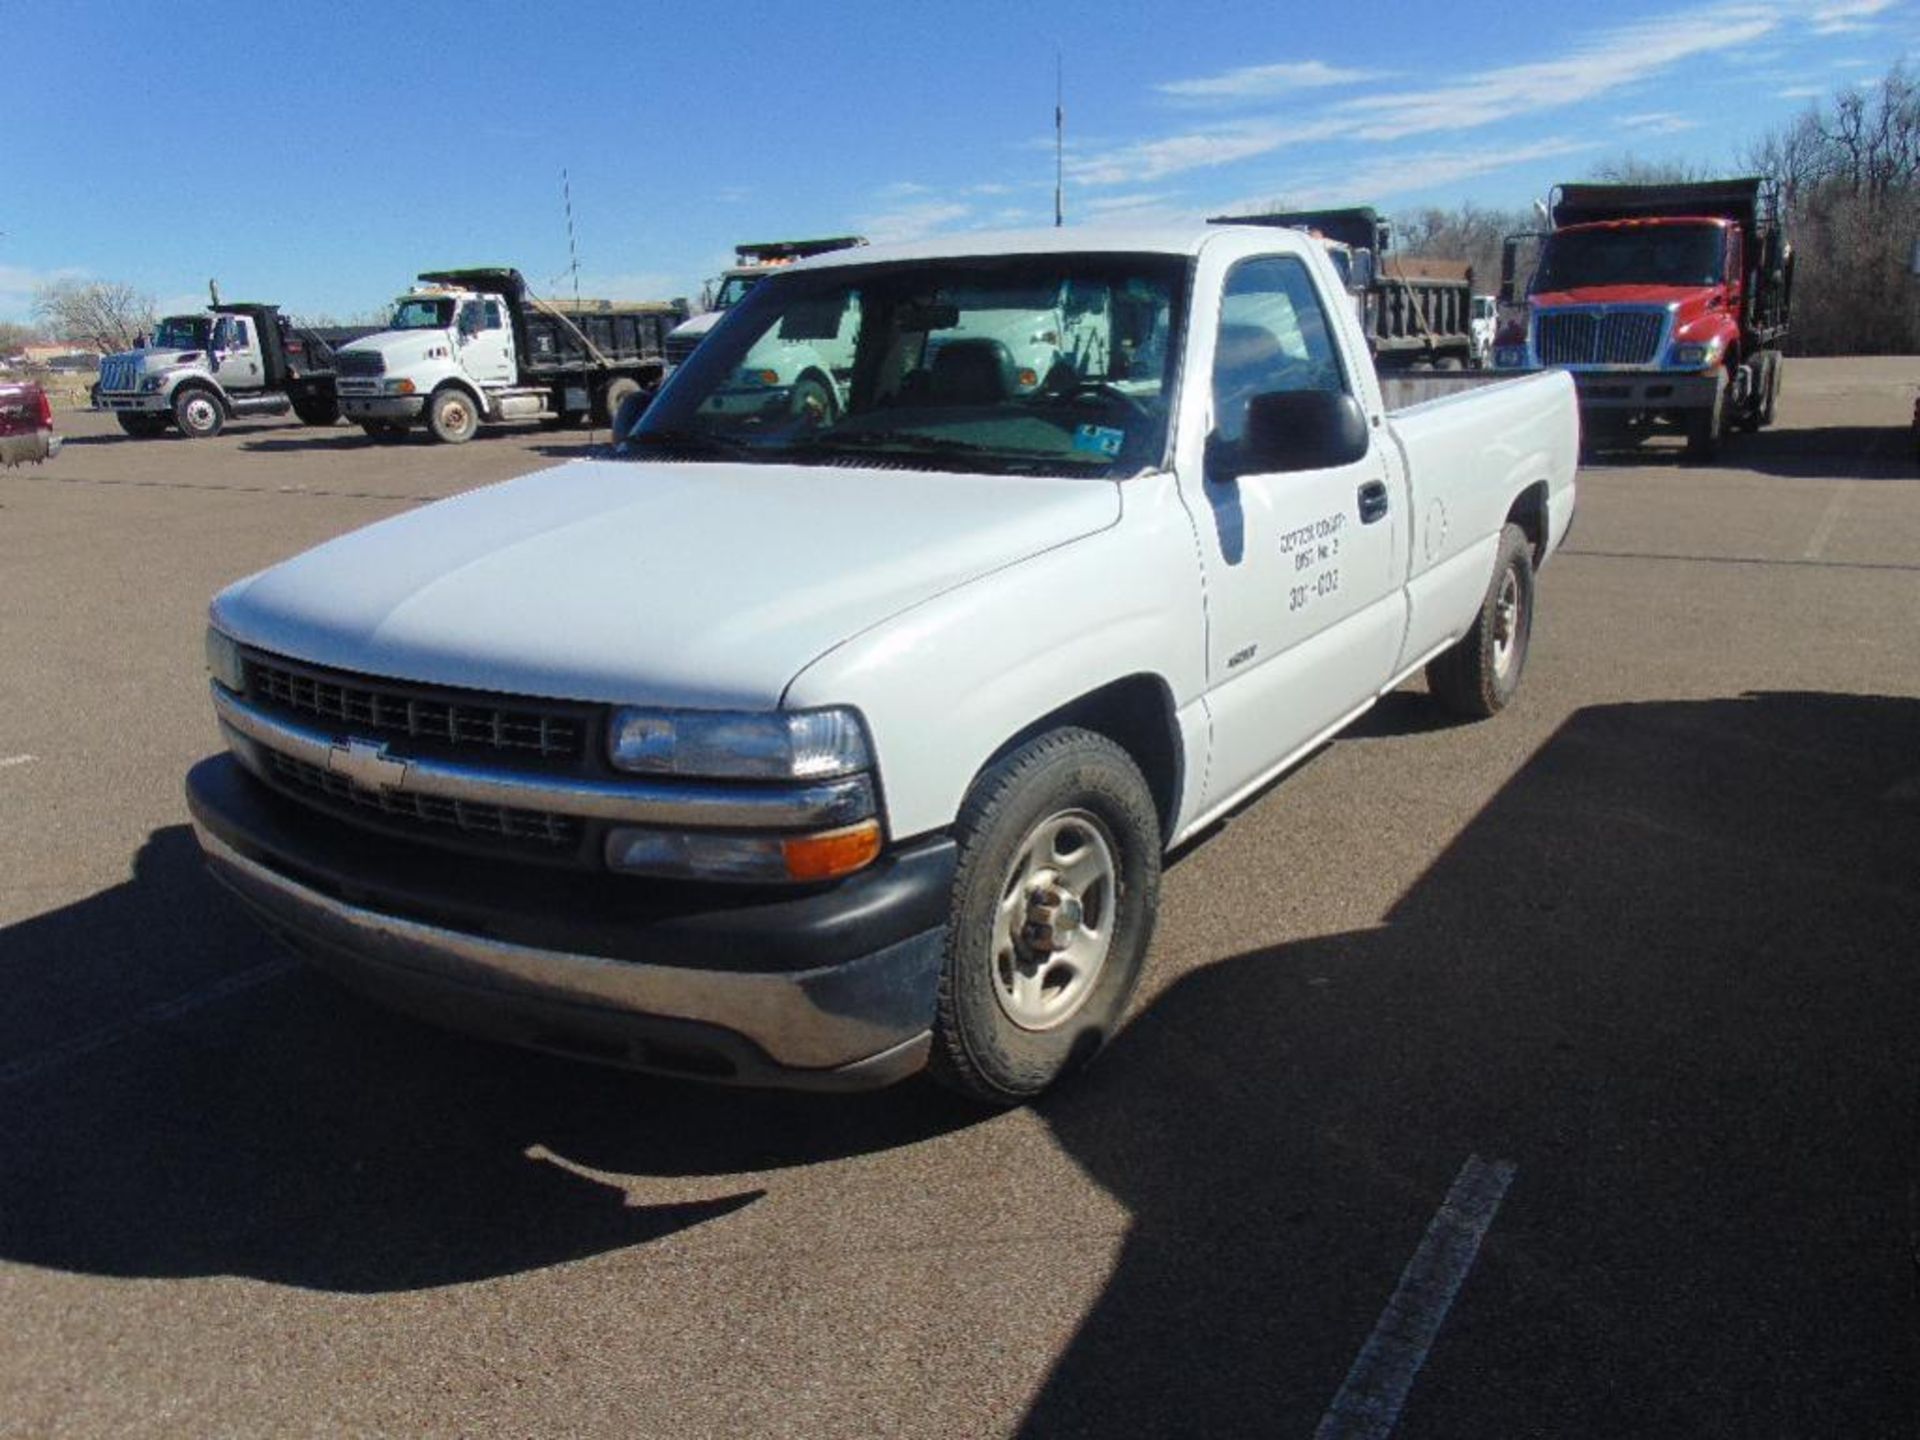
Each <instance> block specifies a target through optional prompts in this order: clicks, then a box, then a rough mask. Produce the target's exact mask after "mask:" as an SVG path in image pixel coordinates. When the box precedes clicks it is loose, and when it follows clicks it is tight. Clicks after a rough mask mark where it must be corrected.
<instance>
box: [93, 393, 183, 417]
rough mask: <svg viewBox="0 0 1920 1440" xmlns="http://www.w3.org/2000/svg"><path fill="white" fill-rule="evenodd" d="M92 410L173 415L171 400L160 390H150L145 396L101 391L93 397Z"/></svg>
mask: <svg viewBox="0 0 1920 1440" xmlns="http://www.w3.org/2000/svg"><path fill="white" fill-rule="evenodd" d="M93 408H94V409H96V410H109V411H122V410H133V411H139V412H143V413H145V414H150V415H170V414H172V413H173V400H172V398H171V397H170V396H169V395H167V394H166V392H164V391H161V390H151V391H148V392H147V393H146V394H144V395H142V394H135V393H133V392H131V391H116V392H111V393H109V392H107V391H101V392H99V393H97V394H96V395H95V396H94V399H93Z"/></svg>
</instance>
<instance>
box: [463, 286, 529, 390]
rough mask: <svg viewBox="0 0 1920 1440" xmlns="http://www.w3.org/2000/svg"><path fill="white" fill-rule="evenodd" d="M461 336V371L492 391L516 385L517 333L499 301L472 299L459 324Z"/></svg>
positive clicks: (465, 303) (464, 309)
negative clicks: (515, 354)
mask: <svg viewBox="0 0 1920 1440" xmlns="http://www.w3.org/2000/svg"><path fill="white" fill-rule="evenodd" d="M455 328H456V330H457V332H458V334H459V336H460V368H461V369H462V370H464V371H466V372H467V374H468V375H469V376H471V377H472V378H473V379H474V380H475V381H476V382H478V383H479V384H480V385H483V386H485V387H487V388H488V389H493V390H498V389H501V388H502V387H504V386H508V385H511V384H513V382H514V378H515V375H514V364H513V331H512V330H510V329H508V328H507V321H506V314H505V310H504V307H503V306H502V305H501V303H500V301H498V300H496V299H486V300H468V301H465V302H464V303H463V304H462V305H461V306H460V314H459V316H458V317H457V320H456V322H455Z"/></svg>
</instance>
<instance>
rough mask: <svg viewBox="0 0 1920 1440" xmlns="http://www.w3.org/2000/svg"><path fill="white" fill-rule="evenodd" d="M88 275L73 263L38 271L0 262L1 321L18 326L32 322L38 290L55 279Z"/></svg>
mask: <svg viewBox="0 0 1920 1440" xmlns="http://www.w3.org/2000/svg"><path fill="white" fill-rule="evenodd" d="M86 278H87V272H86V271H84V270H79V269H75V268H74V267H72V266H63V267H62V268H60V269H58V270H35V269H32V268H30V267H28V266H25V265H0V320H4V321H7V322H8V323H9V324H16V325H28V324H31V323H33V295H34V292H35V291H36V290H38V289H39V288H40V287H41V286H42V285H50V284H52V283H53V282H54V281H56V280H84V279H86Z"/></svg>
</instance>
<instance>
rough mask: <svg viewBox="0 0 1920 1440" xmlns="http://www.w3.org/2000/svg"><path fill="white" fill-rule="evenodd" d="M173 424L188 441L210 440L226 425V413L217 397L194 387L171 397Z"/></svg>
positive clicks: (198, 387)
mask: <svg viewBox="0 0 1920 1440" xmlns="http://www.w3.org/2000/svg"><path fill="white" fill-rule="evenodd" d="M173 423H174V424H175V425H177V426H179V427H180V433H181V434H182V435H184V436H186V437H187V438H188V439H189V440H211V439H212V438H213V437H214V436H216V435H218V434H219V433H220V431H221V428H222V427H223V426H225V425H226V423H227V412H226V411H225V410H224V409H222V408H221V405H220V397H219V396H217V395H215V394H214V393H213V392H212V391H211V390H205V389H202V388H201V387H200V386H198V385H195V386H191V387H189V388H188V389H185V390H182V391H181V392H180V393H179V394H177V395H175V396H174V397H173Z"/></svg>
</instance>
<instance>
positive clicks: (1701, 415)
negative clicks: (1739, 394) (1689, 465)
mask: <svg viewBox="0 0 1920 1440" xmlns="http://www.w3.org/2000/svg"><path fill="white" fill-rule="evenodd" d="M1726 433H1727V390H1726V387H1725V386H1724V385H1723V386H1721V387H1720V390H1719V393H1717V394H1716V395H1715V396H1714V397H1713V404H1712V405H1710V406H1708V407H1707V408H1706V409H1704V410H1689V411H1688V412H1687V459H1689V460H1691V461H1693V463H1694V464H1696V465H1711V464H1712V463H1713V462H1714V461H1715V460H1717V459H1719V458H1720V442H1721V441H1722V440H1723V439H1725V438H1726Z"/></svg>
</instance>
